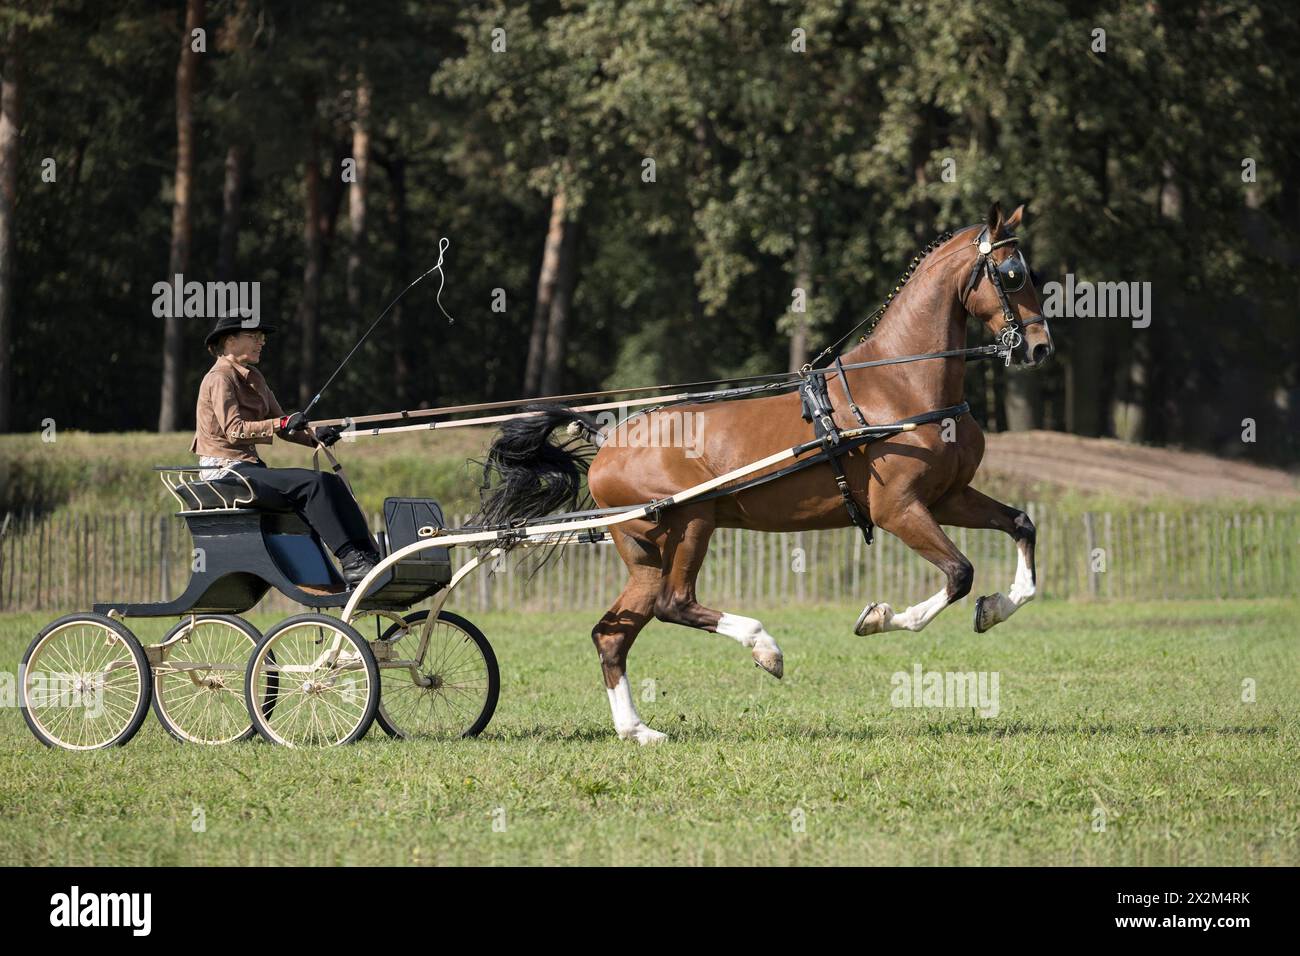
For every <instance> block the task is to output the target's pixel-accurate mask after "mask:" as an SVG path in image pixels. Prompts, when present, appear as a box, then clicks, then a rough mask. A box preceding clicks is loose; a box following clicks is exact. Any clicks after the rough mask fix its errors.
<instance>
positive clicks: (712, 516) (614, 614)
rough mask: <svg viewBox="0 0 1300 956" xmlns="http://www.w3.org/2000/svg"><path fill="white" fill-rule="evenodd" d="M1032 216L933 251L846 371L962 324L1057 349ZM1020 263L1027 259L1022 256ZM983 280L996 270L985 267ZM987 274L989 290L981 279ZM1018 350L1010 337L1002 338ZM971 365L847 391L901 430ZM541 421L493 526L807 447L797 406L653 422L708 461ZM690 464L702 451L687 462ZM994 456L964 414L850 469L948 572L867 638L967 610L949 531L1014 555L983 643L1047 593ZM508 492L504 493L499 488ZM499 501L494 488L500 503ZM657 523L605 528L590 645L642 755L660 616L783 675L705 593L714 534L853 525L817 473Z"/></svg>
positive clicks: (933, 363) (940, 340)
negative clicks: (1020, 234)
mask: <svg viewBox="0 0 1300 956" xmlns="http://www.w3.org/2000/svg"><path fill="white" fill-rule="evenodd" d="M1023 213H1024V206H1023V205H1022V206H1020V207H1019V208H1017V209H1016V210H1015V212H1013V213H1012V214H1011V215H1010V216H1008V217H1004V216H1003V214H1002V210H1001V208H1000V206H998V205H997V204H996V203H995V204H994V205H993V207H992V208H991V209H990V210H989V213H988V217H987V221H986V222H984V223H980V224H977V225H975V226H970V227H967V228H965V229H962V230H961V231H959V232H957V233H956V234H955V235H953V236H952V237H951V238H948V239H946V240H945V241H943V242H941V243H938V244H937V245H936V244H932V245H931V247H928V248H927V251H926V252H925V253H923V254H922V255H921V256H920V257H918V260H916V261H914V268H913V270H912V271H911V273H910V274H909V275H908V276H906V277H905V279H904V281H903V283H902V285H901V286H900V287H898V288H896V289H895V294H894V295H893V296H891V299H890V301H888V302H887V303H886V308H885V309H884V312H883V313H882V315H881V317H880V319H879V321H878V322H877V324H876V326H875V328H874V329H873V330H872V331H871V333H870V334H869V335H868V336H865V337H864V338H863V340H862V341H861V343H860V344H858V345H857V346H856V347H855V348H853V349H851V350H850V351H848V352H847V353H845V354H844V355H843V356H842V359H843V360H844V361H845V363H846V364H852V363H856V362H861V361H870V360H874V359H883V358H890V357H898V356H905V355H918V354H921V353H931V352H944V351H949V350H960V349H962V348H963V347H964V346H965V342H966V317H967V315H968V314H969V315H971V316H974V317H975V318H976V319H977V320H978V321H979V322H981V323H982V324H983V325H984V326H985V327H986V328H987V329H988V330H989V331H990V332H992V333H994V334H995V335H1005V334H1006V332H1007V330H1008V329H1009V328H1014V329H1015V331H1016V333H1017V334H1015V335H1014V336H1012V338H1011V339H1010V341H1011V342H1012V343H1014V348H1013V351H1012V353H1011V360H1012V361H1013V362H1014V363H1015V364H1017V365H1021V366H1027V367H1035V366H1039V365H1041V364H1042V363H1043V362H1045V361H1046V360H1047V359H1048V357H1049V356H1050V355H1051V353H1052V340H1051V334H1050V332H1049V331H1048V328H1047V323H1046V322H1045V321H1044V319H1043V316H1042V306H1041V304H1040V301H1039V297H1038V292H1037V290H1036V289H1035V288H1034V284H1033V282H1032V281H1029V280H1028V279H1027V278H1026V277H1025V275H1023V274H1021V275H1017V273H1018V272H1020V271H1023V272H1025V273H1027V269H1028V267H1027V264H1026V262H1025V260H1024V257H1023V254H1022V253H1020V252H1019V250H1018V249H1017V248H1016V247H1015V242H1016V241H1017V240H1016V236H1015V229H1016V227H1017V226H1019V225H1020V223H1021V218H1022V215H1023ZM1017 257H1019V258H1017ZM982 270H983V271H982ZM985 274H987V278H988V281H981V280H982V279H983V278H984V275H985ZM1004 341H1006V340H1004ZM964 371H965V358H964V357H963V356H953V357H946V358H933V359H926V360H923V361H917V362H912V363H908V364H898V365H885V366H879V367H873V368H864V369H857V370H848V371H845V372H844V375H845V376H846V377H847V384H848V386H849V388H848V392H850V393H851V394H852V398H853V400H854V401H856V402H857V404H858V406H859V408H860V409H861V411H862V413H863V414H864V415H865V417H866V419H867V421H868V422H870V423H873V424H874V423H892V422H898V421H901V420H903V419H906V418H908V417H911V416H917V415H920V414H922V413H926V412H930V411H933V410H935V409H940V408H945V407H948V406H954V405H958V404H960V403H961V402H962V391H963V382H964ZM827 386H828V393H829V396H830V398H831V401H832V405H833V408H834V420H835V423H836V424H837V425H838V426H839V427H840V428H843V429H849V428H852V427H854V426H855V425H856V424H857V421H856V419H855V417H854V416H853V415H852V414H851V413H850V408H849V405H848V400H847V399H846V397H845V395H846V392H845V389H844V387H843V383H841V382H839V381H838V374H837V373H831V374H830V375H828V381H827ZM535 408H536V409H538V410H537V412H536V414H534V415H533V416H531V417H527V418H521V419H517V420H515V421H512V422H509V423H507V425H505V426H503V428H502V429H501V432H500V433H499V434H498V436H497V437H496V439H495V440H494V442H493V443H492V445H491V447H490V448H489V451H488V456H487V459H486V462H485V463H484V464H485V469H486V473H485V476H484V490H485V500H484V512H483V514H484V515H486V516H488V517H489V518H496V519H498V520H500V519H502V518H516V519H517V518H520V517H528V518H530V517H539V516H541V515H543V514H546V513H549V512H550V511H553V510H555V508H557V507H559V506H560V505H562V504H564V503H566V502H568V503H570V504H576V501H577V491H578V488H579V482H580V473H581V472H582V471H584V470H585V471H586V472H587V485H588V489H589V491H590V493H591V497H592V498H593V499H594V500H595V502H596V504H597V505H598V506H600V507H618V506H634V505H639V504H643V503H645V502H648V501H653V500H657V499H661V498H666V497H668V496H670V495H672V494H673V493H674V492H676V491H680V490H682V489H685V488H687V487H690V486H692V485H695V484H698V483H700V482H704V481H707V480H709V479H712V478H715V477H717V476H718V475H722V474H725V473H726V472H728V471H731V470H733V469H736V468H739V467H741V466H744V465H747V464H749V463H750V462H754V461H758V460H760V459H762V458H763V457H764V456H767V455H770V454H772V453H774V452H777V451H779V450H781V449H783V448H790V447H792V446H794V445H797V444H799V443H801V442H805V441H807V440H808V439H809V437H810V427H809V425H808V423H807V422H806V421H805V420H804V418H803V417H802V415H801V405H800V396H799V395H798V394H796V393H792V392H787V393H785V394H776V395H770V396H765V397H759V398H748V399H744V400H741V401H729V402H728V401H724V402H717V403H703V404H698V405H687V406H675V407H673V408H671V409H661V410H658V411H650V412H647V413H645V415H643V416H641V418H643V419H644V418H647V417H648V418H649V419H650V421H649V422H648V423H647V422H643V423H642V424H643V425H644V424H648V425H649V426H650V433H651V434H656V433H657V432H656V431H655V425H656V423H655V421H654V419H655V417H656V416H664V415H667V414H669V413H673V414H678V415H692V416H694V418H693V420H694V421H695V422H696V423H697V424H696V426H695V435H696V438H697V439H698V441H697V444H696V447H694V448H693V449H692V448H684V447H681V443H679V445H678V446H677V447H663V445H662V443H659V446H658V447H644V443H641V442H635V441H628V440H627V439H628V437H629V436H628V430H629V429H630V428H632V427H633V423H631V422H630V421H629V420H624V421H623V422H621V423H619V424H618V425H615V426H614V427H612V428H610V429H608V430H607V432H606V433H605V434H603V435H598V434H595V432H596V429H597V428H598V427H599V423H597V422H595V421H594V420H593V419H592V417H591V416H589V415H586V414H585V413H583V412H579V411H574V410H572V409H567V408H564V407H562V406H556V405H551V406H536V407H535ZM566 424H567V425H569V426H570V429H569V430H570V433H571V434H578V433H579V431H580V430H587V431H588V434H589V435H591V436H592V437H593V438H594V439H595V442H596V443H597V444H598V445H599V451H598V452H597V453H596V454H595V457H594V460H592V459H591V452H590V449H589V448H588V447H586V446H585V444H584V445H582V447H579V445H580V439H577V438H574V439H570V440H568V441H565V442H562V443H561V444H558V445H557V444H555V443H553V442H552V441H551V438H550V436H551V433H552V431H553V430H554V429H555V428H557V427H559V426H562V425H566ZM692 452H693V453H692ZM983 455H984V435H983V432H982V431H981V430H980V427H979V425H978V424H976V422H975V420H974V419H973V418H972V417H971V416H970V414H969V413H965V414H960V415H958V416H956V418H955V419H947V420H945V421H941V422H940V421H936V422H932V423H929V424H924V425H921V426H918V427H917V428H916V430H914V431H909V432H902V433H900V434H897V435H894V436H891V437H889V438H887V439H884V440H880V441H876V442H874V443H872V444H868V445H866V446H864V447H861V448H859V449H857V450H854V451H852V452H850V453H849V454H847V455H846V456H845V457H844V458H842V459H841V461H842V463H843V464H842V467H843V468H844V473H845V475H846V477H847V478H848V481H849V486H850V488H851V490H852V494H853V497H854V498H855V499H856V501H857V503H858V506H859V507H860V508H861V507H863V504H864V503H865V506H866V508H867V509H868V513H869V515H870V518H871V521H872V522H873V523H874V524H875V525H877V526H878V527H880V528H882V529H884V530H885V531H888V532H889V533H891V534H893V535H895V536H896V537H898V538H899V539H900V540H902V541H903V542H904V543H905V544H906V545H907V546H908V547H909V548H911V549H912V550H913V551H915V552H916V553H917V554H919V555H921V556H922V557H923V558H925V559H926V560H927V561H929V562H930V563H931V564H933V565H935V566H936V567H937V568H938V569H939V570H940V571H942V572H943V574H944V575H945V577H946V579H947V584H946V586H945V587H944V588H943V590H941V591H939V592H938V593H937V594H935V595H933V596H932V597H929V598H927V599H925V600H923V601H921V602H920V603H917V604H913V605H911V606H910V607H907V608H906V609H904V610H901V611H895V610H894V609H893V608H892V607H891V606H890V605H889V604H885V603H876V602H873V603H869V604H868V605H867V606H866V608H865V609H864V610H863V612H862V614H861V615H860V616H859V618H858V621H857V624H856V625H855V628H854V631H855V633H857V634H859V635H867V634H880V633H884V632H887V631H899V630H908V631H920V630H921V629H922V628H924V627H925V626H926V625H927V624H929V623H930V622H931V621H932V620H934V618H935V617H936V616H937V615H938V614H939V612H940V611H942V610H943V609H944V608H946V607H947V606H948V605H950V604H952V603H953V602H954V601H956V600H959V599H960V598H962V597H964V596H965V595H966V594H967V593H969V591H970V589H971V584H972V581H973V579H974V568H973V566H972V565H971V562H970V560H969V559H968V558H967V557H966V556H965V555H964V554H962V553H961V552H960V551H959V550H957V547H956V545H954V544H953V542H952V540H951V539H950V538H949V537H948V536H947V535H946V534H945V533H944V532H943V530H942V528H940V525H950V526H956V527H961V528H995V529H997V530H999V531H1003V532H1005V533H1006V534H1008V535H1010V536H1011V538H1012V540H1013V541H1014V542H1015V544H1016V548H1017V551H1018V557H1019V560H1018V564H1017V569H1016V576H1015V580H1014V582H1013V583H1012V584H1011V586H1010V587H1009V588H1008V590H1007V593H1006V594H1002V593H995V594H991V595H986V596H984V597H981V598H979V600H978V602H977V604H976V608H975V630H976V632H983V631H986V630H988V629H989V628H991V627H993V626H994V625H996V624H998V623H1001V622H1002V621H1005V620H1006V619H1007V618H1009V617H1010V616H1011V615H1012V614H1013V613H1014V612H1015V611H1016V610H1017V609H1019V608H1020V607H1021V606H1023V605H1024V604H1025V603H1026V602H1028V601H1030V600H1032V599H1033V597H1034V589H1035V583H1036V582H1035V573H1034V526H1033V524H1032V522H1030V520H1029V517H1028V516H1027V515H1026V514H1025V513H1024V512H1023V511H1021V510H1020V509H1018V508H1014V507H1011V506H1009V505H1005V504H1002V503H1001V502H999V501H996V500H994V499H993V498H990V497H989V496H988V495H985V494H983V493H981V492H979V491H976V490H975V489H974V488H972V487H970V483H971V480H972V479H973V478H974V477H975V471H976V469H977V468H978V467H979V464H980V460H981V459H982V457H983ZM494 478H495V479H496V484H495V486H494V485H493V479H494ZM493 489H495V490H493ZM657 518H658V520H657V521H656V520H651V519H649V518H646V519H638V520H634V521H627V522H624V523H620V524H617V525H613V526H611V527H610V529H609V530H610V533H611V535H612V537H613V541H614V544H615V546H616V547H617V549H618V553H619V555H620V556H621V557H622V559H623V561H624V563H625V564H626V565H627V569H628V581H627V585H626V586H625V587H624V589H623V593H622V594H620V595H619V596H618V599H617V600H616V601H615V602H614V603H613V605H611V606H610V608H609V610H608V611H606V612H605V614H604V616H603V617H602V618H601V619H600V621H599V622H598V623H597V624H596V626H595V628H594V629H593V630H592V633H591V637H592V640H593V641H594V642H595V645H596V650H597V652H598V654H599V656H600V665H601V669H602V671H603V674H604V680H605V688H606V691H607V693H608V696H609V705H610V710H611V711H612V713H613V718H614V728H615V730H616V731H617V733H618V736H619V737H621V738H624V739H628V740H635V741H637V742H638V743H641V744H650V743H658V742H660V741H662V740H664V739H665V735H664V734H662V733H660V732H659V731H657V730H653V729H651V728H650V727H648V726H647V725H646V724H645V723H644V722H643V721H642V720H641V718H640V716H639V715H638V713H637V710H636V705H635V704H634V703H633V700H632V691H631V688H630V684H629V681H628V677H627V657H628V651H629V650H630V649H631V647H632V643H633V642H634V641H635V640H636V637H637V634H638V633H639V632H640V631H641V629H642V628H643V627H644V626H645V625H646V622H648V621H649V620H650V618H651V617H654V618H657V619H658V620H660V621H666V622H669V623H672V624H683V625H685V626H687V627H693V628H698V629H699V630H702V631H708V632H712V633H715V634H722V635H724V636H726V637H729V638H731V639H732V640H735V641H737V642H739V643H740V644H741V645H742V646H744V647H747V648H750V650H751V652H752V657H753V660H754V662H755V663H756V664H757V665H758V666H759V667H761V668H762V669H763V670H765V671H767V672H768V673H769V674H772V675H773V676H775V677H778V678H779V677H781V675H782V673H783V670H784V659H783V656H782V654H781V649H780V647H778V646H777V643H776V641H775V640H774V639H773V637H772V635H771V634H769V633H768V632H767V630H766V629H765V628H764V627H763V624H762V623H761V622H760V621H758V620H755V619H754V618H752V617H746V616H744V615H741V614H733V613H729V612H724V611H717V610H714V609H712V608H709V607H705V606H704V605H703V604H701V603H700V602H699V600H698V599H697V598H696V595H695V581H696V577H697V575H698V574H699V571H700V567H701V565H702V564H703V562H704V556H705V552H706V550H707V549H708V545H709V538H710V536H712V534H713V532H714V529H716V528H749V529H753V530H756V531H801V530H817V529H826V528H841V527H846V526H848V525H849V524H850V519H849V516H848V513H847V511H846V508H845V504H844V501H843V499H842V497H841V495H840V493H839V489H838V487H837V484H836V482H835V481H834V480H833V478H832V471H831V468H830V467H829V466H825V465H817V466H815V467H810V468H807V469H805V470H803V471H799V472H798V473H795V474H791V475H787V476H784V477H782V478H780V479H778V480H776V481H773V482H770V483H768V484H765V485H763V486H761V487H756V488H752V489H749V490H745V491H742V492H740V493H738V494H734V495H730V496H726V497H720V498H715V499H713V500H709V501H703V502H686V503H684V504H682V505H678V506H674V507H670V508H667V509H665V510H664V511H662V512H661V513H660V514H659V515H658V516H657Z"/></svg>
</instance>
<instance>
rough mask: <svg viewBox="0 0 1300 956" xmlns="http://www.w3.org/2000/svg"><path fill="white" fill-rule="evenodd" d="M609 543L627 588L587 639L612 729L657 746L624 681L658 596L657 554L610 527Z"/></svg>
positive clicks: (657, 736) (649, 546) (647, 544)
mask: <svg viewBox="0 0 1300 956" xmlns="http://www.w3.org/2000/svg"><path fill="white" fill-rule="evenodd" d="M610 531H611V534H612V536H613V538H614V544H615V546H616V547H617V548H618V551H619V554H620V556H621V557H622V558H623V561H624V563H626V564H627V567H628V573H629V576H628V581H627V586H626V587H624V589H623V593H622V594H620V595H619V596H618V600H616V601H615V602H614V603H613V604H612V605H611V606H610V609H609V610H608V611H606V612H605V614H604V616H603V617H602V618H601V619H600V620H599V621H598V622H597V623H596V626H595V627H594V628H592V631H591V640H592V642H593V643H594V644H595V645H596V653H597V654H599V655H600V668H601V672H602V673H603V675H604V678H605V692H606V693H607V694H608V695H609V709H610V713H611V714H612V715H613V718H614V730H615V732H616V733H617V734H618V735H619V737H621V738H622V739H624V740H635V741H636V742H637V743H639V744H642V745H643V746H644V745H646V744H657V743H660V742H662V741H663V740H665V739H667V737H666V735H665V734H662V733H660V732H659V731H657V730H653V729H651V728H650V727H648V726H647V725H646V723H645V721H643V720H642V719H641V715H640V714H638V713H637V709H636V704H635V702H634V701H633V700H632V686H631V683H630V682H629V681H628V677H627V655H628V651H629V650H631V648H632V642H633V641H635V640H636V636H637V634H639V633H640V632H641V628H643V627H645V625H646V622H647V621H649V620H650V617H651V615H652V614H653V613H654V605H655V598H656V596H657V595H658V593H659V579H660V576H661V575H660V570H659V551H658V549H657V548H655V547H654V545H652V544H651V543H650V542H649V541H646V540H645V539H644V538H640V537H634V536H633V535H631V534H629V533H627V532H625V531H623V530H621V529H618V528H611V529H610Z"/></svg>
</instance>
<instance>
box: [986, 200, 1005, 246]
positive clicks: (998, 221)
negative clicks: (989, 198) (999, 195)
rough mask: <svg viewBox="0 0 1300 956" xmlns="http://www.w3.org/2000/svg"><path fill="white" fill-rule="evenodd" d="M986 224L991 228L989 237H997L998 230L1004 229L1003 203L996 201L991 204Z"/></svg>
mask: <svg viewBox="0 0 1300 956" xmlns="http://www.w3.org/2000/svg"><path fill="white" fill-rule="evenodd" d="M985 225H987V226H988V228H989V238H990V239H996V238H997V235H998V232H999V231H1001V229H1002V204H1001V203H999V202H994V203H993V205H992V206H989V216H988V220H987V222H986V223H985Z"/></svg>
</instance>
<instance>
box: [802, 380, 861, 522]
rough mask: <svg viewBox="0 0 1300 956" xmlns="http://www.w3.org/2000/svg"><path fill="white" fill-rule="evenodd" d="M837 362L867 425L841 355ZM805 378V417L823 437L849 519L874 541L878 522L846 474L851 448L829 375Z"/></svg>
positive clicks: (847, 390) (817, 433)
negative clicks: (844, 441) (844, 439)
mask: <svg viewBox="0 0 1300 956" xmlns="http://www.w3.org/2000/svg"><path fill="white" fill-rule="evenodd" d="M835 362H836V365H837V366H838V368H839V373H840V381H841V382H842V383H843V385H844V394H845V395H846V396H847V397H848V401H849V407H851V408H852V409H853V412H854V414H855V415H856V416H857V418H858V421H859V422H860V423H861V424H862V425H864V426H865V425H866V424H867V422H866V420H865V419H864V418H863V416H862V412H861V411H860V410H859V409H858V407H857V405H855V404H854V403H853V396H852V395H851V394H850V393H849V383H848V380H847V379H846V378H845V376H844V366H843V365H842V364H840V360H839V359H838V358H836V360H835ZM802 379H803V380H802V381H801V382H800V383H799V396H800V399H801V400H802V403H803V417H804V420H805V421H807V422H811V423H812V426H813V434H814V435H816V436H817V438H819V439H820V440H821V443H822V450H823V453H824V454H825V456H826V463H827V464H828V465H830V466H831V475H832V476H833V477H834V478H835V486H836V487H837V488H839V490H840V497H841V498H842V499H844V508H845V510H846V511H848V513H849V520H850V521H852V522H853V524H854V525H855V526H856V527H857V528H858V530H859V531H861V532H862V537H863V538H864V539H866V542H867V544H871V542H872V538H873V534H872V532H873V528H874V525H872V523H871V518H870V517H869V515H868V514H867V513H866V512H864V511H863V510H862V509H861V508H860V507H858V501H857V499H856V498H854V497H853V489H852V488H850V487H849V479H848V478H847V477H846V476H845V474H844V465H843V463H842V462H841V461H840V459H841V458H842V457H843V456H844V455H846V454H848V452H849V451H850V450H851V448H850V447H849V446H847V445H841V443H840V430H839V428H838V427H837V426H836V424H835V409H834V407H833V406H832V405H831V400H830V395H829V394H828V390H827V385H826V376H825V375H804V376H802Z"/></svg>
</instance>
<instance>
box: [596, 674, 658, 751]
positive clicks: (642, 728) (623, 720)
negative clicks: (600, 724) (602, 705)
mask: <svg viewBox="0 0 1300 956" xmlns="http://www.w3.org/2000/svg"><path fill="white" fill-rule="evenodd" d="M605 693H607V694H608V695H609V709H610V711H611V712H612V713H613V715H614V730H615V731H617V732H618V735H619V736H620V737H622V738H623V739H624V740H635V741H636V742H637V743H639V744H657V743H658V742H659V741H661V740H663V739H665V735H664V734H661V733H659V731H657V730H651V729H650V728H649V727H647V726H646V725H645V723H644V722H643V721H642V720H641V715H640V714H638V713H637V712H636V704H634V703H633V702H632V686H631V685H630V684H629V683H628V681H627V675H626V674H624V675H623V676H622V677H620V678H619V681H618V683H617V684H616V685H615V686H613V687H606V688H605Z"/></svg>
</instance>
